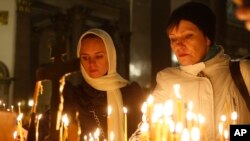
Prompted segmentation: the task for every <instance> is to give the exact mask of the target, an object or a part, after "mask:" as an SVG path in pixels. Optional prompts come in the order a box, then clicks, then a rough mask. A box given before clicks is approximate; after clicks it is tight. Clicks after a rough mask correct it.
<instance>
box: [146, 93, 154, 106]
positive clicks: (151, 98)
mask: <svg viewBox="0 0 250 141" xmlns="http://www.w3.org/2000/svg"><path fill="white" fill-rule="evenodd" d="M153 102H154V97H153V95H151V94H150V95H149V97H148V99H147V103H148V104H153Z"/></svg>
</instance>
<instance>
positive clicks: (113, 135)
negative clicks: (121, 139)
mask: <svg viewBox="0 0 250 141" xmlns="http://www.w3.org/2000/svg"><path fill="white" fill-rule="evenodd" d="M114 138H115V134H114V132H113V131H111V132H110V141H113V140H114Z"/></svg>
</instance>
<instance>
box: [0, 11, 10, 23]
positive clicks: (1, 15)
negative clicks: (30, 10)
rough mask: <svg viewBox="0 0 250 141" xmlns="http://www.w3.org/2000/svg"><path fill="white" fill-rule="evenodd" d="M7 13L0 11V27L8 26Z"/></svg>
mask: <svg viewBox="0 0 250 141" xmlns="http://www.w3.org/2000/svg"><path fill="white" fill-rule="evenodd" d="M8 14H9V13H8V11H0V25H7V24H8Z"/></svg>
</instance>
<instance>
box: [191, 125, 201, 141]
mask: <svg viewBox="0 0 250 141" xmlns="http://www.w3.org/2000/svg"><path fill="white" fill-rule="evenodd" d="M191 139H192V141H199V140H200V129H199V128H198V127H193V128H192V129H191Z"/></svg>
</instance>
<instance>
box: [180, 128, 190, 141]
mask: <svg viewBox="0 0 250 141" xmlns="http://www.w3.org/2000/svg"><path fill="white" fill-rule="evenodd" d="M181 141H190V134H189V131H188V129H187V128H185V129H183V132H182V134H181Z"/></svg>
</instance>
